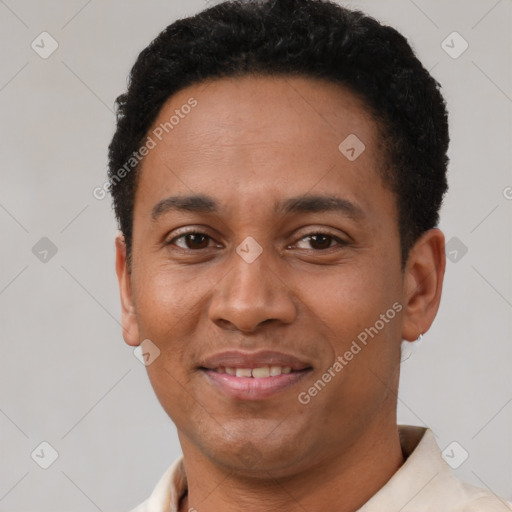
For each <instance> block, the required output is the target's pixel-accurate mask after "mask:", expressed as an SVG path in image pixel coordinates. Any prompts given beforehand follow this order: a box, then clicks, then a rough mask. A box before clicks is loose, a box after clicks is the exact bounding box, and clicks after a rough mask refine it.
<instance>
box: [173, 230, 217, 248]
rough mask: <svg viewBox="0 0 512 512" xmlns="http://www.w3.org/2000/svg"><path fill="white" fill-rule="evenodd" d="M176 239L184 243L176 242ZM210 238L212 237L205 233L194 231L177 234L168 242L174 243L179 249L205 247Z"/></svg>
mask: <svg viewBox="0 0 512 512" xmlns="http://www.w3.org/2000/svg"><path fill="white" fill-rule="evenodd" d="M178 240H179V241H181V242H183V244H184V245H180V244H179V243H176V242H178ZM210 240H212V238H211V237H209V236H208V235H207V234H205V233H196V232H194V233H184V234H183V235H180V236H177V237H176V238H173V239H172V240H171V241H170V242H169V244H175V245H177V246H178V247H180V248H181V249H206V248H207V247H208V243H209V241H210Z"/></svg>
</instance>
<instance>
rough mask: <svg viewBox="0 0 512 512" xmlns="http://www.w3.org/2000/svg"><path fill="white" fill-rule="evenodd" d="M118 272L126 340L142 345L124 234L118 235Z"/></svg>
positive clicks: (129, 342) (133, 345)
mask: <svg viewBox="0 0 512 512" xmlns="http://www.w3.org/2000/svg"><path fill="white" fill-rule="evenodd" d="M116 273H117V279H118V281H119V292H120V294H121V325H122V328H123V338H124V341H125V342H126V343H127V344H128V345H131V346H132V347H137V346H138V345H140V339H139V327H138V325H137V318H136V316H135V305H134V303H133V297H132V286H131V274H130V269H129V267H128V263H127V260H126V243H125V240H124V236H123V235H122V234H119V235H117V237H116Z"/></svg>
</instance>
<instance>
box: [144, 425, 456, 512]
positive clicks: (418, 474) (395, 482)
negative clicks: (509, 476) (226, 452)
mask: <svg viewBox="0 0 512 512" xmlns="http://www.w3.org/2000/svg"><path fill="white" fill-rule="evenodd" d="M398 432H399V436H400V444H401V447H402V453H403V454H404V458H405V459H406V460H405V462H404V464H403V465H402V466H401V467H400V469H398V471H397V472H396V473H395V474H394V475H393V476H392V477H391V479H390V480H389V481H388V482H387V483H386V484H385V485H384V487H382V488H381V489H380V490H379V491H378V492H377V493H376V494H375V495H374V496H372V497H371V498H370V500H369V501H367V502H366V504H365V505H363V507H362V508H360V509H359V511H358V512H382V510H400V512H429V511H431V510H432V508H431V507H432V505H433V504H435V503H438V502H439V500H441V503H444V504H446V505H449V503H450V501H451V500H453V499H454V493H453V486H454V485H455V486H460V485H461V484H460V483H459V482H458V480H456V479H455V477H453V476H452V474H451V473H450V468H449V466H448V465H447V464H446V462H445V461H444V460H443V459H442V457H441V453H440V450H439V448H438V446H437V444H436V441H435V438H434V434H433V433H432V431H431V430H430V429H427V428H423V427H414V426H407V425H399V426H398ZM186 490H187V476H186V473H185V467H184V464H183V456H182V457H180V458H178V459H177V460H175V461H174V463H173V464H172V465H171V466H170V467H169V469H168V470H167V471H166V472H165V473H164V475H163V476H162V478H161V479H160V481H159V482H158V484H157V485H156V487H155V489H154V491H153V493H152V494H151V496H150V498H149V499H148V500H147V502H146V503H145V504H144V505H145V508H144V509H143V510H144V511H145V512H178V505H179V501H180V499H181V497H182V496H183V495H184V494H185V492H186ZM429 496H435V501H431V499H430V498H429ZM447 508H449V507H447Z"/></svg>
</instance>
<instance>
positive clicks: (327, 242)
mask: <svg viewBox="0 0 512 512" xmlns="http://www.w3.org/2000/svg"><path fill="white" fill-rule="evenodd" d="M308 238H309V243H310V244H311V246H312V247H313V249H318V250H322V249H329V247H330V246H331V242H332V239H333V237H332V236H329V235H323V234H321V233H319V234H316V235H312V236H309V237H308Z"/></svg>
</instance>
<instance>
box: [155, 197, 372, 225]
mask: <svg viewBox="0 0 512 512" xmlns="http://www.w3.org/2000/svg"><path fill="white" fill-rule="evenodd" d="M170 211H184V212H192V213H214V214H218V213H220V206H219V204H218V203H217V202H216V201H215V199H213V198H212V197H210V196H206V195H203V194H198V195H190V196H170V197H167V198H165V199H162V200H161V201H160V202H158V203H157V204H156V205H155V206H154V207H153V209H152V211H151V217H152V219H153V220H154V221H156V220H157V219H158V218H159V217H160V216H161V215H163V214H165V213H168V212H170ZM333 211H335V212H341V213H344V214H345V215H346V216H347V217H351V218H354V219H360V218H362V217H364V212H363V210H362V209H361V208H360V207H359V206H358V205H356V204H355V203H352V202H351V201H349V200H347V199H343V198H340V197H336V196H331V195H310V194H305V195H301V196H296V197H290V198H288V199H285V200H284V201H281V202H277V203H275V204H274V213H275V214H276V215H281V216H286V215H290V214H293V213H295V214H299V213H322V212H333Z"/></svg>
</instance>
